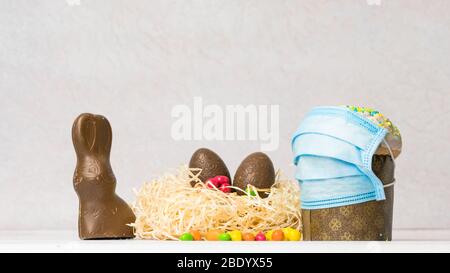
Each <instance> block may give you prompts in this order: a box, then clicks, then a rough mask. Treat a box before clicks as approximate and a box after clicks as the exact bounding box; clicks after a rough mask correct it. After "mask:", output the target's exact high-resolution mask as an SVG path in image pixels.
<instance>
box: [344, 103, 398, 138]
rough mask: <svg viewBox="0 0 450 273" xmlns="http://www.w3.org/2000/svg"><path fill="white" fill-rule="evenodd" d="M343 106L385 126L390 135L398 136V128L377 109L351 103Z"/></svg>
mask: <svg viewBox="0 0 450 273" xmlns="http://www.w3.org/2000/svg"><path fill="white" fill-rule="evenodd" d="M344 107H346V108H347V109H349V110H351V111H353V112H356V113H358V114H360V115H362V116H364V117H366V118H368V119H370V120H371V121H373V122H374V123H376V124H378V126H380V127H383V128H386V129H387V130H388V131H389V133H391V134H392V135H394V136H400V131H399V130H398V128H397V127H396V126H395V125H394V124H392V122H391V121H390V120H389V119H388V118H386V117H385V116H384V115H383V114H382V113H380V112H379V111H377V110H374V109H373V108H369V107H359V106H353V105H346V106H344Z"/></svg>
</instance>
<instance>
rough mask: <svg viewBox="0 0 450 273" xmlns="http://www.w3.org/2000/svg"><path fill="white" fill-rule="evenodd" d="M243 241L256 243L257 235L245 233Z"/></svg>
mask: <svg viewBox="0 0 450 273" xmlns="http://www.w3.org/2000/svg"><path fill="white" fill-rule="evenodd" d="M242 240H244V241H254V240H255V235H253V234H251V233H244V234H242Z"/></svg>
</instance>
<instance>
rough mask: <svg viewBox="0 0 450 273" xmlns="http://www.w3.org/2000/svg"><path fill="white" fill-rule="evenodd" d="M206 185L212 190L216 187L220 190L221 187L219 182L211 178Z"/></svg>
mask: <svg viewBox="0 0 450 273" xmlns="http://www.w3.org/2000/svg"><path fill="white" fill-rule="evenodd" d="M206 185H207V186H208V188H210V189H212V188H214V187H216V188H219V187H220V185H219V182H217V180H215V179H213V178H210V179H208V180H206ZM213 185H214V187H213Z"/></svg>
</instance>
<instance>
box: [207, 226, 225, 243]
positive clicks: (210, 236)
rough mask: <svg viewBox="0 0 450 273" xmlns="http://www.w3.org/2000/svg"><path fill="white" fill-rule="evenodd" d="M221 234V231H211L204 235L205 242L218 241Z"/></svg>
mask: <svg viewBox="0 0 450 273" xmlns="http://www.w3.org/2000/svg"><path fill="white" fill-rule="evenodd" d="M221 233H223V232H222V231H221V230H217V229H213V230H210V231H208V232H207V233H206V240H208V241H217V240H219V235H220V234H221Z"/></svg>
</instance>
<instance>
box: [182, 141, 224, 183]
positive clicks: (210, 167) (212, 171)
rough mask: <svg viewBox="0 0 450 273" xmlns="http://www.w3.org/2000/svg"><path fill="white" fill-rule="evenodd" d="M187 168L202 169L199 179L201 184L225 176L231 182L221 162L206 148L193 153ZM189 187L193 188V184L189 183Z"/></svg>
mask: <svg viewBox="0 0 450 273" xmlns="http://www.w3.org/2000/svg"><path fill="white" fill-rule="evenodd" d="M189 168H200V169H202V172H201V173H200V175H199V178H200V180H201V181H203V182H205V181H206V180H208V179H209V178H213V177H215V176H218V175H223V176H226V177H228V178H229V179H230V181H231V177H230V172H229V171H228V168H227V166H226V165H225V163H224V162H223V160H222V159H221V158H220V157H219V156H218V155H217V154H216V153H215V152H213V151H211V150H209V149H206V148H201V149H198V150H197V151H195V153H194V154H193V155H192V157H191V161H189ZM191 185H192V186H195V182H191Z"/></svg>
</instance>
